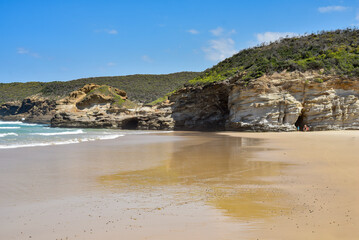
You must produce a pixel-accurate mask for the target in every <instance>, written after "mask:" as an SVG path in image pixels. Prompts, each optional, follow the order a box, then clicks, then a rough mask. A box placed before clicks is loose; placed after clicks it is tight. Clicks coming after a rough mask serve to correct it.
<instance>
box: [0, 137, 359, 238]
mask: <svg viewBox="0 0 359 240" xmlns="http://www.w3.org/2000/svg"><path fill="white" fill-rule="evenodd" d="M358 156H359V132H357V131H332V132H308V133H303V132H291V133H240V132H220V133H199V132H172V133H163V134H146V135H130V136H124V137H121V138H118V139H115V140H103V141H95V142H87V143H79V144H72V145H61V146H47V147H33V148H19V149H4V150H1V151H0V225H1V230H0V239H156V240H157V239H185V238H187V239H358V238H359V229H358V228H357V226H358V224H359V207H358V204H357V202H358V200H359V191H358V190H359V176H358V172H359V158H358Z"/></svg>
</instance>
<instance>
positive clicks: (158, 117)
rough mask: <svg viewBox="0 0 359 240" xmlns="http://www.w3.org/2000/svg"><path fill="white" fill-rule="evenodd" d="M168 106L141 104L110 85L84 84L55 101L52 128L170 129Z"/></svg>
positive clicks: (171, 121) (171, 125) (171, 123)
mask: <svg viewBox="0 0 359 240" xmlns="http://www.w3.org/2000/svg"><path fill="white" fill-rule="evenodd" d="M170 114H171V112H170V107H169V106H166V104H162V105H159V106H156V107H153V108H152V107H142V106H139V105H137V104H135V103H133V102H131V101H129V100H128V99H127V95H126V92H124V91H122V90H119V89H116V88H112V87H109V86H105V85H103V86H100V85H96V84H87V85H85V86H84V87H83V88H80V89H79V90H77V91H74V92H72V93H70V95H69V96H68V97H66V98H64V99H62V100H61V101H59V102H58V105H57V107H56V114H55V116H54V117H53V119H52V120H51V126H52V127H81V128H84V127H86V128H118V129H138V130H148V129H150V130H166V129H172V127H173V120H172V118H171V117H170Z"/></svg>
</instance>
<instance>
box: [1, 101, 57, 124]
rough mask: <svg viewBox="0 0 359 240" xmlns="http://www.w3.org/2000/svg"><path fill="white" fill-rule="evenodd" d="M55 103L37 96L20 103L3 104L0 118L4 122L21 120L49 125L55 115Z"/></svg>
mask: <svg viewBox="0 0 359 240" xmlns="http://www.w3.org/2000/svg"><path fill="white" fill-rule="evenodd" d="M55 108H56V101H55V100H50V99H46V98H42V97H38V96H33V97H29V98H25V99H24V100H23V101H22V102H21V103H18V102H15V103H5V104H3V105H1V107H0V118H1V119H2V120H6V121H13V120H16V121H19V120H23V119H24V120H23V121H25V122H30V123H50V120H51V118H52V117H53V116H54V114H55Z"/></svg>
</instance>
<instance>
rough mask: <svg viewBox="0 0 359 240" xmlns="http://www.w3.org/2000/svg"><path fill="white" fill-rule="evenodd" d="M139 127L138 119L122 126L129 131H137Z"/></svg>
mask: <svg viewBox="0 0 359 240" xmlns="http://www.w3.org/2000/svg"><path fill="white" fill-rule="evenodd" d="M137 127H138V119H137V118H133V119H130V120H128V121H126V122H125V123H124V124H123V125H122V129H127V130H136V129H137Z"/></svg>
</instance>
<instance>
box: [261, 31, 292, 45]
mask: <svg viewBox="0 0 359 240" xmlns="http://www.w3.org/2000/svg"><path fill="white" fill-rule="evenodd" d="M287 36H288V37H294V36H298V34H297V33H293V32H265V33H258V34H256V37H257V41H258V42H260V43H270V42H275V41H276V40H278V39H280V38H284V37H287Z"/></svg>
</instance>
